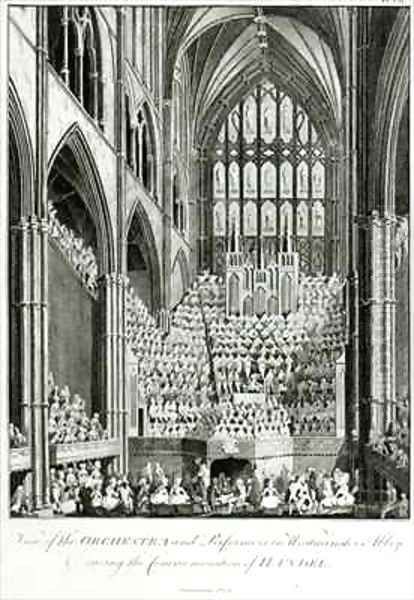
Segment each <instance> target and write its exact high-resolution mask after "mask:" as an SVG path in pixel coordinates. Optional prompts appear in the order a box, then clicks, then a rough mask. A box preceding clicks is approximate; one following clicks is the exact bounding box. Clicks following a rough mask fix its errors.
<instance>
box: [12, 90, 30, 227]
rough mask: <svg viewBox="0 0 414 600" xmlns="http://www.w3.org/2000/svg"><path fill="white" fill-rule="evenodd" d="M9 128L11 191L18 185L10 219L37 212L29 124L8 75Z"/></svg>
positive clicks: (13, 220) (14, 219)
mask: <svg viewBox="0 0 414 600" xmlns="http://www.w3.org/2000/svg"><path fill="white" fill-rule="evenodd" d="M8 128H9V132H8V133H9V155H8V165H9V182H8V185H9V195H10V191H11V187H12V186H13V185H14V186H15V189H16V188H17V189H16V199H15V201H16V202H17V203H18V206H10V207H9V210H10V220H11V221H12V222H15V221H16V220H18V219H19V218H21V217H22V216H27V215H30V214H33V213H34V196H33V194H34V157H33V147H32V142H31V139H30V133H29V128H28V125H27V121H26V117H25V114H24V111H23V107H22V104H21V102H20V98H19V95H18V93H17V90H16V87H15V85H14V83H13V81H12V79H9V94H8Z"/></svg>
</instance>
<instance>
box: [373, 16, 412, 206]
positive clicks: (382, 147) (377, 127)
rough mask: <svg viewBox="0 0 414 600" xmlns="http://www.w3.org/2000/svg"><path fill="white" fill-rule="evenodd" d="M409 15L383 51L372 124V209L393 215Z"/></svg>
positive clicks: (404, 98) (405, 86)
mask: <svg viewBox="0 0 414 600" xmlns="http://www.w3.org/2000/svg"><path fill="white" fill-rule="evenodd" d="M409 36H410V13H409V10H408V9H406V8H401V9H400V10H399V12H398V15H397V17H396V20H395V23H394V25H393V28H392V31H391V34H390V36H389V39H388V43H387V46H386V48H385V52H384V56H383V59H382V64H381V69H380V73H379V76H378V83H377V93H376V99H375V119H374V122H373V134H374V140H375V141H374V152H373V155H372V167H373V174H374V177H373V179H372V181H373V184H372V187H371V203H370V204H371V207H370V208H371V210H373V209H377V210H379V211H380V213H384V212H385V213H388V214H390V215H394V214H395V206H394V204H395V168H396V157H397V144H398V134H399V127H400V122H401V118H402V115H403V112H404V108H405V106H406V104H407V102H408V90H409V74H410V69H409V53H410V40H409Z"/></svg>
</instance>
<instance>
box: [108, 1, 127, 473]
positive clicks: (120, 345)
mask: <svg viewBox="0 0 414 600" xmlns="http://www.w3.org/2000/svg"><path fill="white" fill-rule="evenodd" d="M116 28H117V63H116V64H117V78H116V99H117V111H116V114H117V118H116V132H115V139H116V156H117V162H116V178H117V186H116V187H117V192H116V195H117V248H116V270H115V272H114V273H112V274H111V276H110V288H111V289H110V297H111V309H112V311H113V313H112V315H111V323H112V330H113V333H114V335H113V337H112V344H113V346H112V349H111V352H112V356H113V361H114V363H113V365H111V368H112V375H111V380H112V388H113V389H114V393H115V395H114V397H113V398H114V399H113V401H112V405H113V410H114V411H115V413H114V418H115V423H114V431H116V435H117V436H118V437H119V439H120V443H121V456H120V468H121V471H123V472H126V471H127V470H128V430H127V420H128V407H127V396H126V361H125V352H126V340H125V286H126V282H127V278H126V269H127V244H126V232H125V218H126V217H125V215H126V186H125V177H126V173H125V171H126V160H125V159H126V135H127V132H126V131H125V127H124V120H123V119H124V114H125V9H124V8H121V7H120V8H117V10H116Z"/></svg>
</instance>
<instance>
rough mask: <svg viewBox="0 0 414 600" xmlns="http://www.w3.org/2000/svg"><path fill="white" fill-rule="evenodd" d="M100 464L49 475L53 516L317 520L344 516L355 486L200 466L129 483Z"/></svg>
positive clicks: (320, 476) (21, 510) (339, 475)
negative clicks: (271, 515) (288, 517)
mask: <svg viewBox="0 0 414 600" xmlns="http://www.w3.org/2000/svg"><path fill="white" fill-rule="evenodd" d="M105 471H106V469H105V468H104V466H103V465H102V463H101V461H99V460H95V461H84V462H79V463H75V464H71V465H62V466H61V467H58V468H52V469H51V470H50V503H51V506H52V509H53V512H54V514H57V515H84V516H108V515H111V514H113V515H117V516H120V515H134V514H135V515H145V514H160V512H159V510H160V509H162V508H164V509H166V508H167V509H169V510H170V512H169V513H168V514H172V513H171V510H174V509H176V510H178V509H181V512H180V510H178V512H176V513H174V514H232V513H240V512H244V511H248V512H251V513H255V512H256V513H264V514H265V513H266V512H269V513H274V512H277V513H278V514H289V515H299V516H300V515H306V514H323V513H326V512H328V513H329V512H334V511H337V510H338V509H339V510H342V509H350V508H351V507H352V506H353V505H354V503H355V495H356V494H357V491H358V490H357V485H356V483H355V482H353V484H352V489H350V476H349V474H348V473H345V472H343V471H341V470H340V469H338V468H335V469H334V470H333V471H332V472H331V473H327V472H322V471H316V470H315V469H307V470H306V471H304V472H302V473H298V474H293V473H291V472H289V471H288V470H287V469H286V468H282V470H281V471H280V473H279V475H278V476H275V475H271V476H265V475H264V473H262V474H259V473H258V471H257V470H256V469H249V470H247V471H246V472H244V473H237V474H235V475H234V476H229V475H226V474H225V473H224V472H220V473H219V474H218V475H217V476H213V477H211V474H210V471H209V468H208V466H207V463H206V461H205V460H202V459H196V461H195V462H194V464H193V465H192V467H191V468H187V469H186V470H185V471H184V473H183V474H182V475H181V474H177V473H172V474H170V475H169V476H167V475H166V474H165V471H164V469H163V467H162V466H161V465H160V463H158V462H155V463H154V462H148V463H147V464H146V466H145V467H144V468H143V469H142V471H141V473H137V475H136V477H131V476H130V475H128V476H126V475H119V474H111V473H107V472H105ZM29 510H30V509H29V500H28V498H27V496H26V494H25V490H24V486H23V485H19V486H17V488H16V490H15V492H14V494H13V496H12V500H11V511H12V514H13V515H21V514H25V513H26V512H28V511H29Z"/></svg>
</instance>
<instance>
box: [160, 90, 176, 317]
mask: <svg viewBox="0 0 414 600" xmlns="http://www.w3.org/2000/svg"><path fill="white" fill-rule="evenodd" d="M172 106H173V104H172V100H171V99H164V102H163V125H164V127H163V129H164V165H163V174H164V176H163V191H164V193H163V245H162V280H163V293H162V299H161V304H162V308H164V309H166V310H168V309H169V307H170V299H171V226H172V221H171V219H172V208H173V207H172V203H173V147H172V133H173V132H172Z"/></svg>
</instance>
